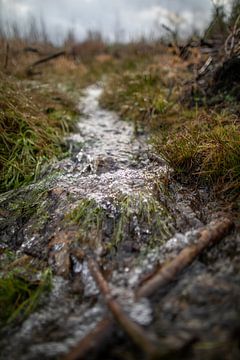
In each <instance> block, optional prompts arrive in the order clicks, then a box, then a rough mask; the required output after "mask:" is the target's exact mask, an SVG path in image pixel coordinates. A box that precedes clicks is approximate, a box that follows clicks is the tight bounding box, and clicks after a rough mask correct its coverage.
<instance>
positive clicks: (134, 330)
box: [88, 259, 159, 359]
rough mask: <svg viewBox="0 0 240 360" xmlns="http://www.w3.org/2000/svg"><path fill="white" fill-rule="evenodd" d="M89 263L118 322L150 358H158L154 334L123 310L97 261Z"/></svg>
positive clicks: (90, 260)
mask: <svg viewBox="0 0 240 360" xmlns="http://www.w3.org/2000/svg"><path fill="white" fill-rule="evenodd" d="M88 265H89V269H90V271H91V274H92V276H93V278H94V280H95V281H96V283H97V285H98V287H99V289H100V291H101V294H102V295H103V297H104V300H105V302H106V304H107V306H108V308H109V310H110V311H111V313H112V315H113V317H114V318H115V320H116V321H117V323H118V324H119V325H120V326H121V328H122V329H123V330H124V331H125V332H126V333H127V334H128V335H129V337H130V338H131V339H132V341H133V342H134V343H135V344H136V345H137V346H138V347H139V348H140V349H141V350H142V351H143V352H144V353H145V354H146V355H147V356H148V357H149V358H151V359H153V358H156V357H157V356H158V355H159V349H158V347H157V346H156V345H155V344H154V340H153V336H151V335H150V334H149V333H146V331H145V330H144V329H143V328H142V327H141V326H140V325H138V324H136V323H135V322H134V321H133V320H131V319H130V317H129V316H128V315H127V314H126V313H125V312H124V311H123V309H122V308H121V306H120V305H119V303H118V302H117V301H116V300H115V299H114V298H113V296H112V294H111V291H110V289H109V286H108V283H107V282H106V280H105V279H104V277H103V275H102V273H101V272H100V270H99V267H98V265H97V263H96V262H95V261H94V260H93V259H89V261H88Z"/></svg>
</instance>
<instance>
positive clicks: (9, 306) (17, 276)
mask: <svg viewBox="0 0 240 360" xmlns="http://www.w3.org/2000/svg"><path fill="white" fill-rule="evenodd" d="M50 288H51V272H50V271H49V270H45V271H44V272H43V273H42V275H41V278H40V280H31V279H30V278H29V276H26V275H21V272H20V273H18V271H17V270H14V271H12V272H10V273H8V275H6V276H4V277H2V278H0V325H1V326H4V325H6V324H9V323H12V322H21V321H23V320H24V319H25V318H26V317H27V316H29V314H30V313H32V312H33V311H34V310H35V309H36V307H37V306H38V304H39V300H40V298H41V296H42V294H43V293H45V292H46V291H49V290H50Z"/></svg>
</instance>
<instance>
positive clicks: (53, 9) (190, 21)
mask: <svg viewBox="0 0 240 360" xmlns="http://www.w3.org/2000/svg"><path fill="white" fill-rule="evenodd" d="M215 1H217V0H215ZM218 1H223V2H228V0H218ZM0 4H1V12H2V15H4V16H3V18H4V19H9V20H10V21H12V20H14V21H16V22H17V23H19V24H21V27H22V28H24V27H26V24H27V21H28V19H29V18H30V17H35V18H38V19H40V18H42V19H43V20H44V23H45V24H46V27H47V30H48V32H49V34H50V35H51V38H52V40H57V41H60V40H61V39H62V37H63V34H65V33H66V32H67V31H68V29H73V30H74V32H75V34H76V36H77V37H78V38H79V39H81V38H83V37H84V36H85V34H86V32H87V31H88V30H89V29H91V30H97V31H101V32H102V34H103V35H104V37H106V38H107V39H109V40H114V37H116V36H118V37H120V36H121V37H122V38H124V39H125V40H128V39H129V38H132V37H136V36H140V35H149V34H151V33H153V32H154V33H157V32H158V33H159V32H161V31H163V29H162V27H161V24H162V23H165V24H166V25H170V26H171V27H173V26H174V25H173V24H178V25H179V27H180V30H181V32H182V33H186V32H187V31H189V29H191V30H192V29H198V30H201V29H203V27H204V25H206V23H207V22H208V21H209V17H210V13H211V7H212V3H211V0H0Z"/></svg>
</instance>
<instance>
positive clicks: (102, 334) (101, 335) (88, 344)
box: [64, 317, 114, 360]
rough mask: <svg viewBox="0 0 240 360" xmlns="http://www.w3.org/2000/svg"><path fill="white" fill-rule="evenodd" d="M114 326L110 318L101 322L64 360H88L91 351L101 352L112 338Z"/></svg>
mask: <svg viewBox="0 0 240 360" xmlns="http://www.w3.org/2000/svg"><path fill="white" fill-rule="evenodd" d="M113 326H114V323H113V321H112V319H109V318H108V317H105V318H104V319H102V320H101V321H99V323H98V324H97V325H96V326H95V328H94V329H93V330H92V331H91V332H90V333H88V334H87V335H86V336H85V337H84V338H83V339H82V340H80V341H79V343H78V344H77V346H75V347H74V348H73V349H72V350H71V351H70V352H69V354H67V356H66V357H65V358H64V360H80V359H88V358H89V354H90V353H91V351H94V350H95V349H98V350H99V349H101V348H103V347H104V346H105V345H106V344H107V342H108V341H109V338H110V337H111V336H112V332H113Z"/></svg>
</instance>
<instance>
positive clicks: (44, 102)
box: [0, 74, 76, 192]
mask: <svg viewBox="0 0 240 360" xmlns="http://www.w3.org/2000/svg"><path fill="white" fill-rule="evenodd" d="M0 78H1V82H0V191H1V192H3V191H7V190H10V189H13V188H16V187H19V186H20V185H22V184H26V183H29V182H30V181H32V180H33V179H34V178H35V177H36V176H37V174H38V173H39V170H40V167H41V165H42V164H43V163H46V162H48V161H50V160H51V159H53V158H56V157H58V156H61V154H62V149H61V144H62V143H63V136H64V135H65V134H66V133H67V132H68V131H69V130H70V129H72V128H73V125H74V121H75V120H74V119H75V115H76V112H75V110H74V107H73V105H72V104H71V103H69V102H67V100H66V99H64V98H63V96H62V99H61V96H59V95H58V96H57V95H56V94H52V93H51V91H50V90H49V89H48V88H44V87H43V86H42V87H41V85H38V86H37V85H35V87H33V88H32V87H31V86H28V84H27V83H26V84H25V83H21V84H20V83H19V82H17V80H16V79H13V78H9V77H6V76H5V75H3V74H0Z"/></svg>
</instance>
